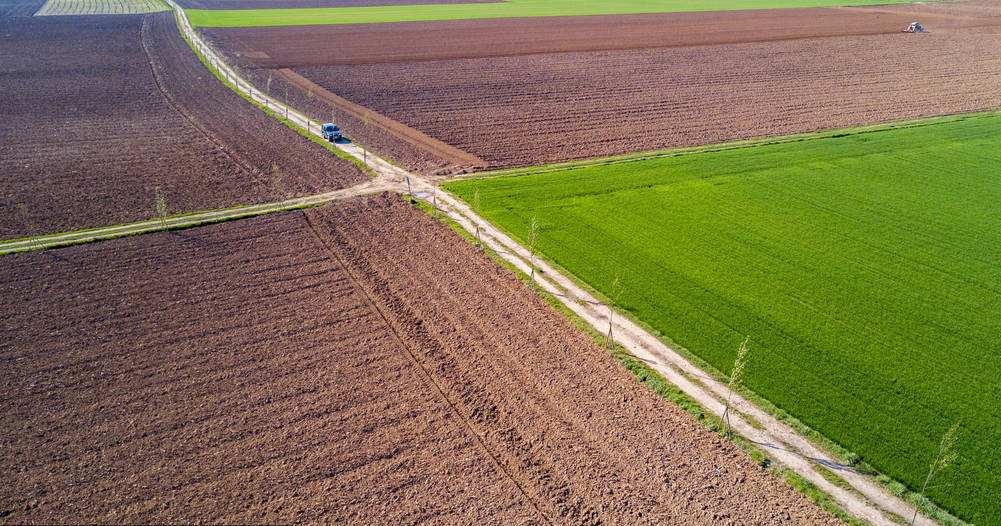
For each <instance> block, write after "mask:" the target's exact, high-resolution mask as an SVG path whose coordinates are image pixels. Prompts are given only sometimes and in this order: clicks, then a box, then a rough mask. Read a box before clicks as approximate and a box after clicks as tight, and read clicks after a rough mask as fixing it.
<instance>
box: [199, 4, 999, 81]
mask: <svg viewBox="0 0 1001 526" xmlns="http://www.w3.org/2000/svg"><path fill="white" fill-rule="evenodd" d="M908 7H909V6H908ZM912 10H913V8H912V9H904V8H890V9H885V10H877V9H857V10H847V9H825V8H818V9H776V10H762V11H732V12H727V13H725V14H720V13H714V12H706V13H670V14H653V15H626V16H575V17H546V18H518V19H499V20H454V21H441V22H402V23H394V24H365V25H344V26H305V27H295V28H289V27H261V28H252V29H219V28H206V29H202V32H203V33H204V34H205V35H206V36H207V37H208V38H209V39H210V40H211V41H213V42H215V43H217V45H218V47H220V48H222V49H225V50H229V55H230V58H231V59H232V61H233V62H236V63H237V64H240V65H241V66H244V67H264V68H272V69H278V68H301V67H311V66H329V65H340V64H377V63H381V62H410V61H418V60H443V59H457V58H476V57H501V56H513V55H525V54H533V53H559V52H568V51H608V50H624V49H646V48H667V47H690V46H703V45H716V44H747V43H755V42H772V41H780V40H794V39H809V38H823V37H844V36H857V35H887V34H897V33H899V32H900V30H901V29H902V28H904V27H905V26H906V25H907V24H909V23H910V22H911V20H912V19H913V18H914V17H915V16H918V15H920V18H921V21H922V22H923V23H924V24H925V25H927V26H929V27H932V28H935V30H936V31H941V30H942V29H943V28H948V29H957V28H961V27H971V26H974V27H976V26H983V25H994V26H999V27H1001V19H994V18H988V17H985V16H978V17H956V16H950V15H949V14H948V13H947V12H946V11H945V10H943V9H940V8H939V9H937V10H934V8H933V9H927V8H923V10H922V11H920V12H918V13H915V12H912ZM332 42H336V43H337V44H336V49H337V52H336V53H331V52H330V44H331V43H332Z"/></svg>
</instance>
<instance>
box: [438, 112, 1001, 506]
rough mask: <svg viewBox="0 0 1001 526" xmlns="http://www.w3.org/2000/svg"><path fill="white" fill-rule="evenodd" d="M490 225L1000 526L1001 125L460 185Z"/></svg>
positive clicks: (899, 471) (991, 122) (951, 126)
mask: <svg viewBox="0 0 1001 526" xmlns="http://www.w3.org/2000/svg"><path fill="white" fill-rule="evenodd" d="M446 188H447V190H449V191H451V192H453V193H454V194H456V195H458V196H460V197H461V198H463V199H465V200H466V201H468V202H473V201H474V199H473V196H474V195H476V194H477V193H478V196H479V202H480V203H481V205H480V207H481V208H480V210H481V213H482V215H483V216H485V217H486V218H487V219H489V220H490V221H492V222H494V223H495V224H497V225H499V226H500V227H501V228H503V229H505V230H507V231H508V232H510V233H511V234H512V235H513V236H514V237H515V238H519V239H522V240H524V239H526V238H527V231H528V228H529V226H528V225H529V224H530V223H531V221H532V219H533V218H536V219H537V220H538V222H539V224H540V230H539V234H538V247H539V249H540V251H541V252H542V253H544V254H545V256H546V257H547V258H549V259H550V260H551V261H553V262H555V263H556V264H558V265H559V266H561V267H563V268H564V269H566V270H567V271H569V272H570V273H571V274H573V275H574V276H576V277H577V278H578V279H580V280H581V281H583V282H586V283H588V284H589V285H591V286H592V287H594V288H595V289H597V290H598V291H599V292H602V293H607V292H608V289H609V287H610V285H611V283H612V282H613V280H615V279H616V277H618V278H619V280H620V283H621V285H622V286H623V287H624V290H623V291H622V293H621V296H620V300H619V302H618V304H619V306H620V307H621V308H622V309H623V310H625V311H628V312H629V313H630V314H631V315H632V316H633V317H635V318H637V319H639V320H641V321H642V322H644V323H645V324H647V325H648V326H650V327H651V328H652V329H654V330H655V331H658V332H659V333H661V334H662V335H663V336H664V337H665V338H667V339H669V341H671V342H674V344H676V345H678V346H680V347H682V348H684V349H687V350H688V351H689V352H690V353H692V354H694V355H696V356H698V357H699V358H701V359H702V360H704V361H705V362H707V363H708V364H709V365H710V366H712V367H713V368H716V369H717V370H719V371H722V372H724V373H725V372H727V371H729V370H730V367H731V364H732V362H733V359H734V355H735V352H736V350H737V348H738V346H739V344H740V342H741V341H742V340H743V339H744V337H745V336H750V338H751V344H750V348H751V351H750V358H749V364H748V369H747V379H746V384H747V386H748V387H749V388H750V389H752V390H754V391H755V392H756V393H758V394H759V395H761V396H763V397H765V398H767V399H768V400H770V401H771V402H773V403H774V404H776V405H777V406H778V407H780V408H781V409H784V410H786V411H788V412H789V413H791V414H792V415H794V416H796V417H798V418H799V419H800V420H802V421H803V422H804V423H806V424H807V425H809V426H811V427H812V428H814V429H816V430H818V431H820V432H821V433H823V434H824V435H825V436H827V437H829V438H831V439H833V440H835V441H836V442H838V443H840V444H841V445H843V446H845V447H846V448H848V449H850V450H851V451H854V452H856V453H858V454H859V455H861V456H862V457H863V458H864V460H865V461H867V462H868V463H870V464H871V465H873V466H874V467H876V468H877V469H879V470H880V471H882V472H884V473H886V474H888V475H890V476H892V477H894V478H896V479H898V480H901V481H904V482H905V483H907V484H908V485H909V486H910V487H911V488H920V486H921V483H922V482H923V480H924V477H925V474H926V471H927V469H928V464H929V462H930V461H931V457H932V456H933V454H934V452H935V450H936V448H937V446H938V442H939V440H940V438H941V436H942V434H943V433H944V432H945V431H946V429H947V428H948V427H949V426H950V425H951V424H952V423H953V422H955V421H956V420H961V421H962V434H961V437H960V440H959V451H960V458H959V460H958V462H957V463H956V464H955V465H954V467H953V468H952V469H950V470H949V471H946V472H945V473H944V475H943V476H942V477H941V478H939V479H936V480H935V481H934V483H933V487H932V489H931V490H930V491H929V494H930V495H931V497H932V499H933V500H934V501H935V502H937V503H939V504H940V505H942V506H944V507H945V508H947V509H949V510H951V511H952V512H954V513H955V514H957V515H958V516H960V517H961V518H964V519H967V520H971V521H974V522H975V523H976V524H978V525H981V526H983V525H992V524H993V525H997V524H1001V504H999V503H1001V450H999V448H998V445H999V444H1001V409H999V408H1001V354H999V353H1001V115H999V114H984V115H971V116H967V117H965V118H958V119H955V118H954V119H947V120H939V121H934V123H931V122H927V123H923V124H921V125H914V126H904V127H898V128H895V129H890V130H880V131H874V130H868V131H866V132H861V131H858V130H856V131H845V132H844V133H831V134H827V135H826V137H824V138H818V137H810V138H804V139H802V140H794V141H786V142H775V141H773V142H772V143H764V144H759V145H754V146H748V145H742V146H741V147H733V148H715V149H709V150H706V151H698V152H691V151H690V152H680V153H675V154H670V155H662V156H653V157H650V156H648V157H647V158H645V159H642V160H628V161H619V162H614V163H594V164H590V165H586V164H585V165H581V166H566V167H544V168H536V169H524V170H520V171H513V172H511V173H508V174H505V175H503V176H497V177H487V178H479V179H476V178H474V179H466V180H459V181H454V182H452V183H450V184H448V185H446Z"/></svg>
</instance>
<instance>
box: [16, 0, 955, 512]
mask: <svg viewBox="0 0 1001 526" xmlns="http://www.w3.org/2000/svg"><path fill="white" fill-rule="evenodd" d="M167 2H168V4H170V6H171V7H172V8H173V9H174V10H175V12H176V13H177V14H178V20H179V22H180V28H181V31H182V33H184V34H185V36H186V37H187V38H188V39H189V40H190V41H191V42H192V43H193V45H194V46H195V47H196V48H197V49H198V50H199V51H200V52H201V53H202V54H203V56H204V57H205V58H206V60H207V62H208V63H209V64H210V65H211V66H212V67H214V68H216V69H217V70H218V71H219V72H220V73H221V74H222V75H223V76H224V77H225V78H227V79H228V80H229V81H230V82H232V83H233V84H234V85H235V86H236V88H237V89H238V90H239V91H240V92H242V93H243V94H245V95H248V96H249V97H251V98H252V99H254V100H256V101H258V102H260V103H262V104H265V105H266V106H268V107H269V108H271V109H272V110H275V111H276V112H278V113H279V114H283V115H285V116H286V117H287V118H288V120H290V121H291V122H292V123H294V124H296V125H298V126H301V127H302V128H305V129H307V130H310V132H311V133H316V134H318V133H319V132H318V123H315V122H313V121H311V120H310V119H308V118H307V117H306V116H304V115H303V114H301V113H300V112H297V111H295V110H293V109H291V108H287V107H285V106H284V105H282V104H281V103H280V102H279V101H277V100H274V99H270V98H268V97H266V96H265V95H264V94H263V93H261V92H259V91H258V90H257V89H256V88H254V87H253V86H252V85H251V84H250V83H248V82H247V81H245V80H244V79H242V78H241V77H239V75H238V74H237V73H236V72H235V71H234V70H233V69H232V68H230V66H229V65H228V64H226V63H225V62H223V60H222V59H221V57H220V56H219V55H218V54H217V53H216V52H215V51H214V50H212V49H211V48H209V47H207V45H206V44H205V42H204V41H203V40H202V39H201V38H200V36H199V35H198V34H197V33H195V32H194V31H193V30H192V28H191V26H190V25H189V23H188V21H187V18H186V17H185V15H184V12H183V10H182V9H181V8H180V7H179V6H178V5H177V4H176V3H175V2H173V0H167ZM338 146H339V147H340V148H341V149H342V150H344V151H345V152H347V153H349V154H351V155H352V156H354V157H356V158H358V159H360V160H362V161H363V162H364V163H365V164H366V165H367V166H368V167H369V168H370V169H372V170H373V171H374V172H375V173H377V174H378V177H377V178H376V179H374V180H373V181H370V182H367V183H363V184H362V185H359V186H355V187H352V188H348V189H344V190H339V191H336V192H331V193H329V194H321V195H320V196H310V197H304V198H299V199H294V200H291V201H285V202H283V203H273V204H269V205H256V206H254V207H245V208H242V209H234V210H235V211H234V212H228V211H220V212H208V213H205V214H195V215H192V216H185V217H182V218H177V223H171V224H173V225H175V226H172V227H171V228H180V227H183V226H185V223H184V220H185V219H186V218H187V219H189V220H190V218H198V217H201V218H202V219H201V220H202V221H205V222H211V221H218V220H222V219H218V217H219V215H224V214H226V213H232V214H234V215H233V216H232V217H230V218H236V217H242V216H240V215H238V214H240V213H243V214H246V215H259V214H262V213H268V212H269V209H268V207H274V210H278V209H283V208H282V207H284V209H288V208H294V207H304V206H312V205H315V204H321V203H323V202H328V201H332V200H334V199H338V198H341V197H347V196H348V194H353V195H361V194H362V193H369V192H374V191H381V190H396V191H398V192H409V193H412V194H413V195H415V196H416V197H418V198H421V199H424V200H426V201H428V202H430V203H432V204H434V205H435V206H436V207H437V208H438V209H439V210H441V211H442V212H443V213H444V214H446V215H447V216H449V217H450V218H451V219H452V220H454V221H456V222H457V223H458V224H459V225H460V226H462V227H463V228H464V229H466V230H467V231H469V232H470V233H474V232H477V231H479V234H480V236H481V238H482V240H483V242H484V243H485V244H486V245H488V246H490V247H491V248H492V249H493V250H495V251H496V252H497V253H498V254H499V255H500V256H501V257H503V258H504V259H505V260H507V261H508V262H509V263H511V264H513V265H514V266H516V267H517V268H519V269H520V270H522V271H524V272H526V273H528V272H531V270H532V268H533V267H534V268H535V269H536V276H538V277H537V280H536V281H537V283H538V284H539V286H540V287H541V288H543V289H544V290H546V291H548V292H549V293H552V294H554V295H555V296H556V297H557V298H559V299H560V301H562V302H563V303H564V304H565V305H566V306H567V307H568V308H570V309H571V310H572V311H573V312H575V313H576V314H577V315H578V316H580V317H581V318H582V319H584V320H585V321H587V322H588V323H589V324H591V325H592V326H593V327H594V328H595V329H597V330H598V331H601V332H606V331H607V330H608V328H609V323H610V320H609V316H608V314H607V307H606V306H604V305H603V304H602V303H601V302H600V301H598V300H597V299H596V298H594V297H593V296H591V295H590V294H589V293H588V292H587V291H585V290H584V289H582V288H581V287H579V286H577V285H576V284H575V283H574V282H573V281H572V280H571V279H569V278H567V277H566V276H563V275H562V274H561V273H559V272H558V271H557V270H556V269H554V268H552V267H550V266H549V265H547V264H546V263H544V262H539V261H536V260H534V258H533V257H532V256H531V254H530V253H529V251H528V250H527V249H526V248H524V247H522V246H521V245H519V244H518V243H516V242H515V241H514V240H512V239H511V238H509V237H508V236H507V235H506V234H504V233H503V232H501V231H500V230H498V229H497V228H495V227H494V226H492V225H490V224H489V223H487V222H485V221H483V220H482V219H481V218H479V217H478V216H477V215H476V214H474V213H473V212H472V211H471V210H470V209H469V207H468V206H466V205H465V204H464V203H463V202H461V201H460V200H458V199H456V198H455V197H453V196H451V195H449V194H446V193H442V192H439V190H438V188H437V186H436V183H435V181H432V180H428V179H425V178H421V177H417V176H414V175H412V174H410V173H408V172H406V171H405V170H403V169H401V168H399V167H396V166H394V165H392V164H390V163H388V162H386V161H385V160H383V159H381V158H379V157H377V156H374V155H372V154H370V153H368V152H366V151H365V150H364V149H363V148H362V147H360V146H359V145H357V144H350V143H349V144H339V145H338ZM334 194H336V195H334ZM293 202H296V203H293ZM251 209H253V210H251ZM240 210H242V212H239V211H240ZM212 214H219V215H212ZM146 223H159V221H158V220H153V221H149V222H144V223H137V224H134V225H126V226H124V227H108V228H107V229H97V230H98V231H100V230H106V231H107V232H108V233H109V234H110V233H111V232H112V230H113V229H115V228H132V229H133V233H141V231H142V229H143V228H149V227H150V225H149V224H146ZM160 226H161V227H162V225H160ZM69 235H71V234H65V235H63V236H69ZM90 235H91V237H93V239H95V240H96V239H100V237H98V236H99V234H94V233H93V232H92V233H91V234H90ZM117 235H121V233H120V230H119V231H118V234H117ZM57 236H58V235H56V236H49V237H51V238H53V239H52V240H51V241H52V242H53V243H54V242H56V241H57V240H56V239H55V238H56V237H57ZM32 242H37V241H36V240H29V241H19V242H12V243H7V244H4V245H2V246H0V247H2V248H8V249H9V248H10V247H11V246H12V245H13V244H14V243H32ZM76 242H82V241H80V240H77V241H76ZM25 250H30V248H27V249H25ZM611 326H612V331H613V333H614V335H615V340H616V341H617V342H618V343H620V344H622V345H623V346H624V347H625V348H626V349H628V350H629V351H630V352H631V353H633V354H634V355H635V356H637V357H639V358H641V359H643V360H645V361H646V362H647V363H648V364H649V365H650V366H651V367H653V368H654V369H656V370H657V371H658V372H659V373H661V374H662V375H664V377H665V378H667V379H668V380H669V381H670V382H672V383H673V384H675V385H676V386H678V387H679V388H680V389H681V390H682V391H684V392H685V393H686V394H687V395H688V396H690V397H691V398H692V399H694V400H696V401H697V402H698V403H699V404H700V405H702V406H703V407H704V408H705V410H707V411H709V412H710V413H713V414H715V415H717V416H721V415H722V413H723V402H722V401H723V400H725V399H726V398H727V397H730V396H731V393H729V391H728V389H727V387H726V386H725V385H724V384H722V383H720V382H718V381H716V380H714V379H712V378H710V377H708V376H707V375H706V374H705V373H704V372H703V371H701V370H700V369H699V368H698V367H696V366H695V365H693V364H692V363H691V362H689V361H688V360H687V359H686V358H685V357H683V356H682V355H680V354H679V353H677V352H676V351H674V350H673V349H671V348H669V347H667V346H666V345H665V344H664V343H663V342H661V341H660V340H659V339H657V338H656V337H654V336H653V335H651V334H649V333H648V332H646V331H645V330H643V329H642V328H641V327H639V326H638V325H636V324H634V323H632V322H631V321H629V320H627V319H625V318H623V317H621V316H615V317H613V319H612V320H611ZM732 400H733V406H734V407H735V408H736V410H737V414H736V415H734V416H733V417H732V418H731V422H732V425H733V428H734V430H735V431H736V432H737V433H740V434H741V435H742V436H744V437H745V438H747V439H748V440H751V441H752V442H754V443H756V444H758V445H759V446H760V447H762V448H764V449H765V450H767V451H768V453H769V454H770V456H771V458H772V459H773V460H775V461H776V462H778V463H779V464H781V465H783V466H786V467H788V468H790V469H792V470H793V471H795V472H796V473H798V474H799V475H801V476H802V477H804V478H805V479H807V480H809V481H810V482H811V483H813V484H814V485H816V486H817V487H819V488H820V489H821V490H823V491H824V492H826V493H827V494H829V495H830V496H831V497H832V498H833V499H834V500H835V501H836V502H837V503H838V504H839V505H841V506H842V507H843V508H845V509H846V510H847V511H848V512H849V513H850V514H852V515H854V516H856V517H858V518H861V519H864V520H866V521H869V522H870V523H872V524H875V525H886V526H894V525H896V524H898V523H899V522H900V521H899V517H906V518H907V519H909V518H910V517H911V515H912V514H913V513H914V508H913V507H912V506H911V505H910V504H908V503H906V502H904V501H903V500H902V499H900V498H898V497H896V496H894V495H892V494H891V493H889V492H888V491H887V490H886V489H885V488H883V487H882V486H881V485H879V484H878V483H877V482H876V481H875V480H873V479H872V478H871V477H868V476H865V475H862V474H859V473H856V472H854V471H853V470H851V469H850V468H849V467H846V466H842V465H841V464H840V463H839V462H838V461H837V460H836V459H835V458H833V457H832V456H831V455H829V454H827V453H826V452H824V451H822V450H821V449H820V448H818V447H817V446H815V445H813V444H812V443H810V442H809V441H808V440H807V439H805V438H804V437H802V436H800V435H799V434H798V433H796V432H795V431H794V430H793V429H792V428H791V427H789V426H788V425H786V424H784V423H782V422H780V421H779V420H777V419H776V418H774V417H772V416H771V415H769V414H767V413H766V412H764V411H763V410H761V409H760V408H758V407H756V406H755V405H753V404H752V403H750V402H749V401H747V400H745V399H744V398H742V397H740V396H739V395H736V394H733V395H732ZM745 415H746V416H745ZM752 420H753V421H754V425H752V423H751V421H752ZM818 465H822V466H825V467H826V468H828V469H830V470H832V471H835V472H837V474H838V476H840V477H841V478H842V479H843V480H844V481H845V482H847V483H848V484H849V485H850V486H851V488H852V489H851V490H847V489H844V488H842V487H840V486H839V485H837V484H834V483H832V482H830V481H829V480H827V479H826V478H825V477H824V476H823V475H821V474H820V473H819V472H818V471H817V470H816V469H814V467H815V466H818ZM894 515H895V516H896V517H893V516H894ZM894 518H896V519H897V520H894ZM916 524H920V525H922V526H931V525H934V524H935V522H934V521H932V520H931V519H929V518H927V517H925V516H923V515H919V516H918V519H917V521H916Z"/></svg>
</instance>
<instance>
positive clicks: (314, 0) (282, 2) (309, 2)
mask: <svg viewBox="0 0 1001 526" xmlns="http://www.w3.org/2000/svg"><path fill="white" fill-rule="evenodd" d="M499 1H502V0H179V1H178V3H179V4H181V7H185V8H188V9H275V8H288V7H362V6H371V5H403V4H487V3H491V2H499Z"/></svg>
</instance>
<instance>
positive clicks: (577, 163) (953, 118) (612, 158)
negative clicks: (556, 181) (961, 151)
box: [442, 109, 1001, 186]
mask: <svg viewBox="0 0 1001 526" xmlns="http://www.w3.org/2000/svg"><path fill="white" fill-rule="evenodd" d="M997 116H1001V109H992V110H984V111H976V112H969V113H954V114H949V115H938V116H934V117H922V118H920V119H906V120H899V121H890V122H883V123H879V124H868V125H865V126H852V127H848V128H833V129H829V130H821V131H815V132H807V133H796V134H790V135H777V136H774V137H755V138H753V139H742V140H739V141H730V142H722V143H714V144H706V145H701V146H685V147H681V148H666V149H660V150H649V151H644V152H633V153H625V154H620V155H609V156H603V157H591V158H587V159H579V160H573V161H562V162H556V163H549V164H540V165H534V166H520V167H514V168H502V169H499V170H484V171H481V172H472V173H469V174H463V175H461V176H458V177H454V178H452V179H449V180H448V181H447V182H445V183H443V185H442V186H447V185H448V184H449V183H451V182H453V181H466V180H469V179H494V178H500V177H517V176H520V175H537V174H544V173H550V172H558V171H564V170H573V169H577V168H588V167H593V166H606V165H613V164H625V163H632V162H639V161H648V160H652V159H663V158H669V157H681V156H685V155H696V154H701V153H713V152H723V151H729V150H740V149H744V148H756V147H759V146H771V145H777V144H789V143H795V142H804V141H815V140H821V139H837V138H840V137H849V136H854V135H864V134H867V133H881V132H887V131H893V130H901V129H908V128H921V127H924V126H936V125H939V124H948V123H954V122H961V121H965V120H971V119H980V118H985V117H997Z"/></svg>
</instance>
